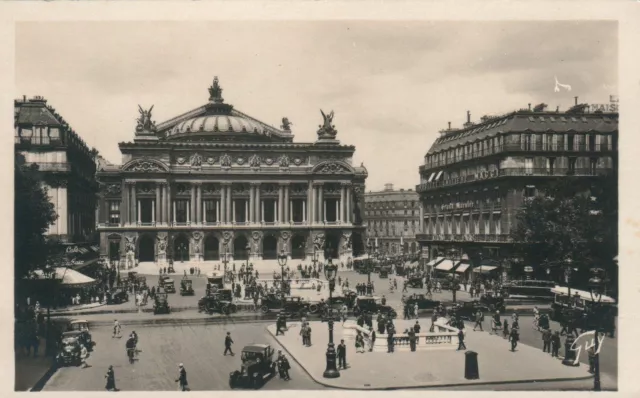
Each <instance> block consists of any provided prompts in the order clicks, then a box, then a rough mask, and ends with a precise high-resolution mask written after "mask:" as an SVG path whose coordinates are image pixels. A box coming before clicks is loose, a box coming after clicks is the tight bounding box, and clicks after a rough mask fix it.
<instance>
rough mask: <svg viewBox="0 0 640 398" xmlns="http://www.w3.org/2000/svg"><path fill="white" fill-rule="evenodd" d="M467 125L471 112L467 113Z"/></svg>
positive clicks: (469, 121)
mask: <svg viewBox="0 0 640 398" xmlns="http://www.w3.org/2000/svg"><path fill="white" fill-rule="evenodd" d="M467 123H471V112H470V111H467Z"/></svg>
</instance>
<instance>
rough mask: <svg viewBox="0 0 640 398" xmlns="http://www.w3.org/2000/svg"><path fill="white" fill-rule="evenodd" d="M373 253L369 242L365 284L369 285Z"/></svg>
mask: <svg viewBox="0 0 640 398" xmlns="http://www.w3.org/2000/svg"><path fill="white" fill-rule="evenodd" d="M372 252H373V245H372V244H371V242H369V243H367V283H371V253H372Z"/></svg>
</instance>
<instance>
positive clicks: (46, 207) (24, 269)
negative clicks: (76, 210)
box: [14, 154, 58, 279]
mask: <svg viewBox="0 0 640 398" xmlns="http://www.w3.org/2000/svg"><path fill="white" fill-rule="evenodd" d="M14 179H15V191H14V199H15V204H14V259H15V260H14V261H15V262H14V270H15V278H16V279H22V278H23V277H24V276H26V275H28V274H29V272H30V271H32V270H35V269H40V268H43V267H44V266H45V265H46V263H47V258H48V256H49V255H50V253H51V251H52V250H55V247H56V246H57V244H56V242H52V241H47V239H46V237H45V233H46V231H47V229H48V228H49V226H50V225H51V224H53V223H54V222H55V220H56V219H57V218H58V215H57V214H56V212H55V210H54V207H53V204H52V203H51V202H50V201H49V196H48V194H47V189H46V187H44V186H43V184H42V180H41V178H40V176H39V172H38V166H37V165H30V166H26V165H25V158H24V156H23V155H21V154H16V156H15V164H14Z"/></svg>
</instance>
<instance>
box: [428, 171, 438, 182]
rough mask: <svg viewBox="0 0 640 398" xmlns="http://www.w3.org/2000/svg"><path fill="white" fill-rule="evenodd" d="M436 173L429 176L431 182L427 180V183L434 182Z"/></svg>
mask: <svg viewBox="0 0 640 398" xmlns="http://www.w3.org/2000/svg"><path fill="white" fill-rule="evenodd" d="M435 175H436V173H431V175H430V176H429V180H427V182H431V181H433V177H435Z"/></svg>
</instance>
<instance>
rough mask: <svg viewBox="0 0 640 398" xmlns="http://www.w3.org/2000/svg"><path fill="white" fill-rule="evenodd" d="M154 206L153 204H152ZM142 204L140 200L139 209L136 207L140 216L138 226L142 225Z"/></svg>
mask: <svg viewBox="0 0 640 398" xmlns="http://www.w3.org/2000/svg"><path fill="white" fill-rule="evenodd" d="M151 205H152V206H153V203H152V204H151ZM141 210H142V204H141V203H140V199H138V207H136V214H137V215H138V224H140V223H142V211H141Z"/></svg>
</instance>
